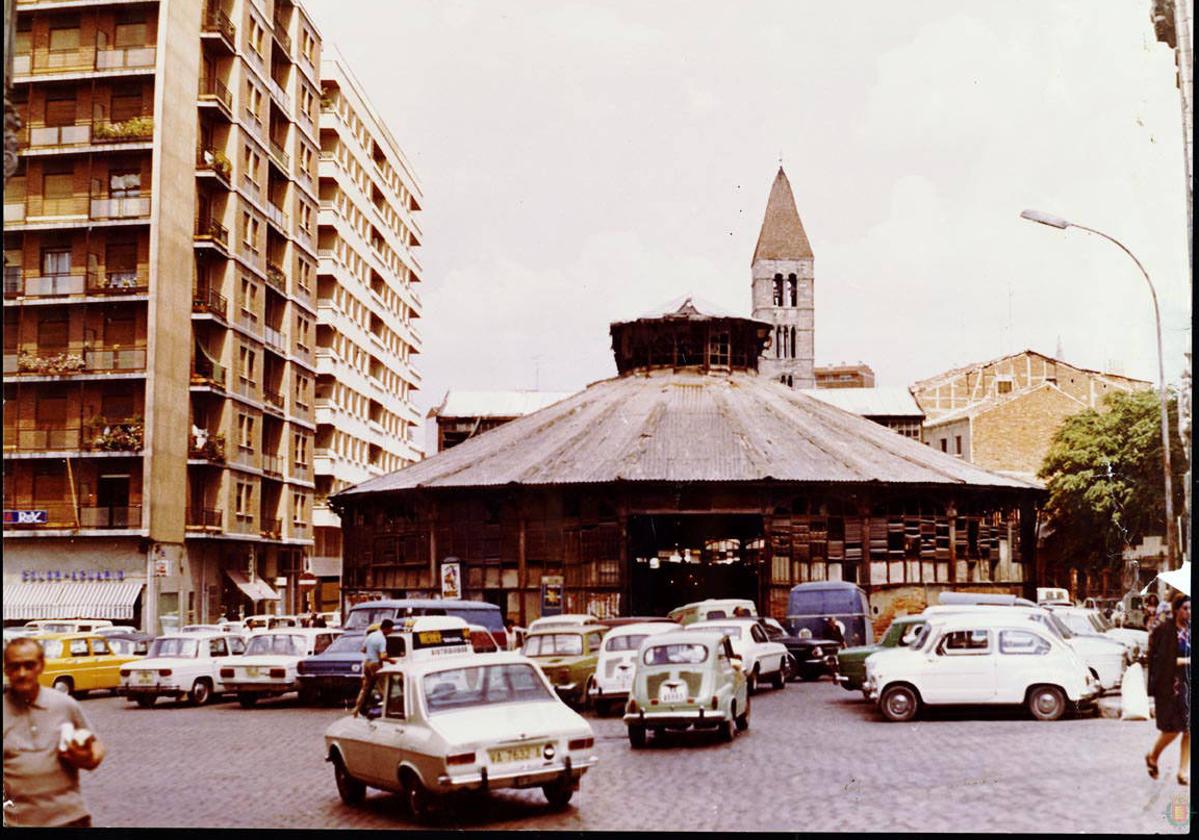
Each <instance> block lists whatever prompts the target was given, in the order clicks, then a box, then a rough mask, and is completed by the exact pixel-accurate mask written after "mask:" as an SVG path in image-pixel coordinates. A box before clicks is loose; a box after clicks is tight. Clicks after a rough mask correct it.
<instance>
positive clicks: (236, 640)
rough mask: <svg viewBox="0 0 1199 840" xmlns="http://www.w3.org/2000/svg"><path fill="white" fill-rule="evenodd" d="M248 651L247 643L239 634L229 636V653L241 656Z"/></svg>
mask: <svg viewBox="0 0 1199 840" xmlns="http://www.w3.org/2000/svg"><path fill="white" fill-rule="evenodd" d="M245 652H246V643H245V642H244V641H242V640H241V638H240V637H238V636H230V637H229V653H230V655H232V656H240V655H241V654H243V653H245Z"/></svg>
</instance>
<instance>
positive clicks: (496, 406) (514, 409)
mask: <svg viewBox="0 0 1199 840" xmlns="http://www.w3.org/2000/svg"><path fill="white" fill-rule="evenodd" d="M573 393H575V392H574V391H446V395H445V399H443V400H442V401H441V405H439V406H436V407H435V408H433V409H431V410H430V411H429V414H428V416H429V417H522V416H524V415H525V414H531V413H532V412H534V411H539V410H541V409H543V408H545V407H546V406H547V405H553V404H554V403H556V402H558V401H559V400H562V399H565V398H566V397H569V396H570V395H571V394H573Z"/></svg>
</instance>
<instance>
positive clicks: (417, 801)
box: [400, 768, 433, 820]
mask: <svg viewBox="0 0 1199 840" xmlns="http://www.w3.org/2000/svg"><path fill="white" fill-rule="evenodd" d="M400 782H401V784H403V786H404V805H405V806H406V807H407V808H408V814H409V815H410V816H411V817H412V818H413V819H415V820H426V819H428V818H429V814H430V813H431V812H432V810H433V795H432V794H431V793H429V789H428V788H426V787H425V785H424V783H423V782H422V781H421V780H420V778H419V777H417V775H416V773H414V772H413V771H412V770H409V769H407V768H405V769H404V770H403V772H402V773H401V774H400Z"/></svg>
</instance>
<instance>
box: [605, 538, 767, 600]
mask: <svg viewBox="0 0 1199 840" xmlns="http://www.w3.org/2000/svg"><path fill="white" fill-rule="evenodd" d="M628 528H629V531H628V533H629V587H630V594H629V614H631V615H666V613H668V612H669V611H670V610H672V609H674V608H675V607H679V606H682V605H683V604H687V603H690V602H692V601H702V600H703V599H704V598H749V599H751V600H753V601H754V602H755V603H756V602H757V601H758V600H759V598H758V593H759V581H758V570H759V568H760V563H759V561H760V559H761V558H762V556H763V553H764V545H765V541H764V539H763V524H762V517H761V516H755V515H749V514H677V515H660V516H630V517H629V526H628Z"/></svg>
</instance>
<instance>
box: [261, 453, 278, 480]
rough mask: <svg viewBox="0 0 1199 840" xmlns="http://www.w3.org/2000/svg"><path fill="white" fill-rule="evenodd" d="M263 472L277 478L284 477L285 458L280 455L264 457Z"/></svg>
mask: <svg viewBox="0 0 1199 840" xmlns="http://www.w3.org/2000/svg"><path fill="white" fill-rule="evenodd" d="M262 471H263V472H264V473H266V474H267V475H272V476H275V477H276V478H282V477H283V458H281V457H280V456H278V455H263V456H262Z"/></svg>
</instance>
